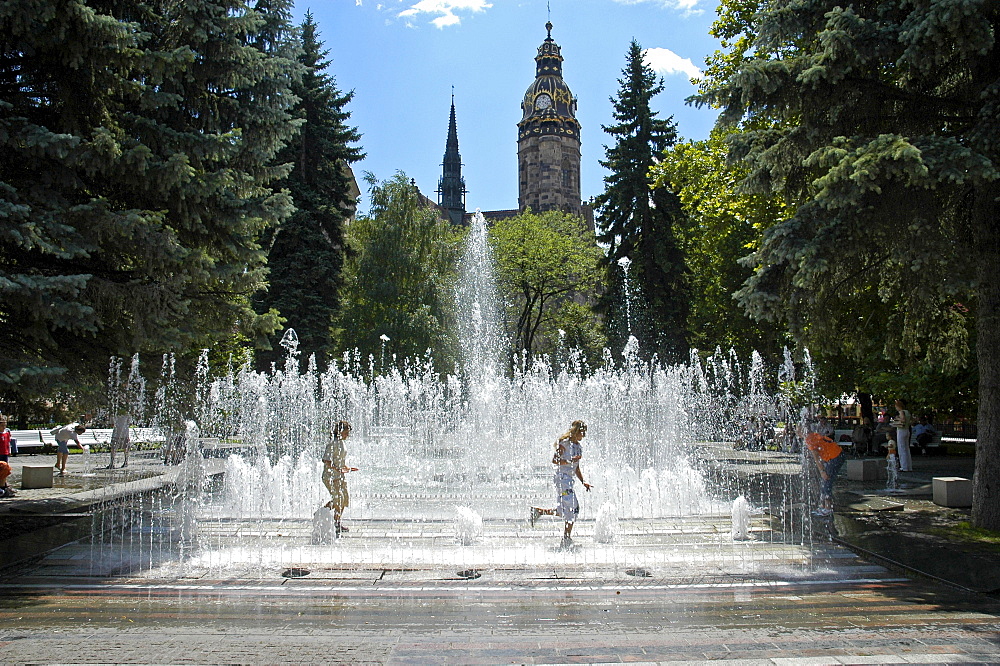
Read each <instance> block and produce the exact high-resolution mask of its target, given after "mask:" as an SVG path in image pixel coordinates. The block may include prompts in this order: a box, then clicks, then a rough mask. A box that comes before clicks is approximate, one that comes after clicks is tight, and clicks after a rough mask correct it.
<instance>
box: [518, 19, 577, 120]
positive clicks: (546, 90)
mask: <svg viewBox="0 0 1000 666" xmlns="http://www.w3.org/2000/svg"><path fill="white" fill-rule="evenodd" d="M545 28H546V29H547V30H548V36H547V37H546V38H545V41H544V42H542V45H541V46H539V47H538V55H537V56H535V80H534V81H533V82H532V83H531V85H530V86H528V89H527V90H526V91H525V93H524V100H523V101H522V102H521V111H522V115H521V122H520V123H518V127H520V128H521V129H522V131H524V130H526V129H527V128H528V126H538V125H541V124H545V125H549V124H556V125H561V126H562V127H563V128H564V130H563V131H566V130H568V132H567V133H573V131H574V130H575V131H579V123H578V122H577V121H576V98H575V97H574V96H573V92H572V91H571V90H570V89H569V86H568V85H566V82H565V81H564V80H563V77H562V61H563V57H562V54H561V52H560V48H559V45H558V44H556V43H555V41H553V39H552V24H551V23H546V24H545Z"/></svg>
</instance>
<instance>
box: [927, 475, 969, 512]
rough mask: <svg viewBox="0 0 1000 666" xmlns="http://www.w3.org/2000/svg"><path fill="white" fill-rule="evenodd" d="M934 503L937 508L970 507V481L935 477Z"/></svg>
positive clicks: (958, 478) (960, 478) (958, 477)
mask: <svg viewBox="0 0 1000 666" xmlns="http://www.w3.org/2000/svg"><path fill="white" fill-rule="evenodd" d="M933 487H934V503H935V504H937V505H939V506H953V507H958V506H972V481H970V480H969V479H963V478H962V477H960V476H935V477H934V480H933Z"/></svg>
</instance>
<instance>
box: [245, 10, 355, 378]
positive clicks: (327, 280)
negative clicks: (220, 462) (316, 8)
mask: <svg viewBox="0 0 1000 666" xmlns="http://www.w3.org/2000/svg"><path fill="white" fill-rule="evenodd" d="M328 53H329V51H327V50H324V49H323V42H322V41H320V40H319V38H318V36H317V25H316V23H315V21H314V20H313V17H312V14H311V13H308V12H307V13H306V17H305V21H304V22H303V23H302V26H301V53H300V55H299V56H298V60H299V62H300V63H301V64H302V66H303V67H304V69H305V72H304V74H303V77H302V81H301V83H297V84H296V85H294V86H293V87H292V91H293V92H294V93H295V95H296V96H297V97H298V98H299V102H298V104H297V105H296V107H295V109H294V111H293V115H294V116H295V117H296V118H297V119H299V120H300V121H301V122H302V125H301V127H300V130H299V134H298V135H297V136H296V137H295V138H294V139H293V140H292V141H291V142H290V143H289V144H288V145H287V146H286V147H285V148H284V150H282V151H281V153H280V154H279V158H278V161H279V162H289V163H292V164H293V165H294V166H293V169H292V173H291V175H290V176H289V177H288V178H287V179H286V180H284V181H282V182H281V183H280V185H281V186H284V187H287V188H288V190H289V191H290V193H291V195H292V200H293V201H294V203H295V208H296V212H295V213H294V214H293V215H292V217H291V218H289V219H288V220H287V221H285V222H284V223H283V224H282V225H281V227H280V228H278V229H276V230H275V232H274V233H273V235H272V238H271V244H270V251H269V252H268V268H269V270H270V277H269V283H270V287H269V288H268V290H267V292H266V293H265V294H264V295H263V297H261V298H260V299H259V303H258V309H260V310H262V311H267V310H269V309H276V310H278V311H280V313H281V316H282V317H284V318H285V326H287V327H288V328H294V329H295V332H296V334H297V335H298V338H299V351H301V352H303V355H304V357H308V355H309V354H313V353H316V354H317V355H318V357H319V359H320V361H321V362H322V360H323V359H324V358H325V357H326V355H328V354H329V353H330V352H332V351H334V350H333V347H332V338H331V331H330V327H331V325H332V323H333V318H334V316H335V315H336V313H337V311H338V310H339V308H340V302H341V289H342V287H343V268H344V248H345V241H344V227H345V223H346V222H347V220H348V219H349V218H350V216H351V215H352V214H353V211H354V208H355V205H356V203H357V202H356V196H357V184H356V183H355V181H354V178H353V175H352V173H351V170H350V165H351V164H352V163H354V162H357V161H358V160H361V159H363V158H364V153H362V152H361V150H360V149H359V148H356V147H353V146H352V145H351V144H353V143H356V142H357V141H359V140H360V139H361V135H360V134H358V132H357V131H356V130H355V129H354V128H352V127H349V126H348V125H347V121H348V120H349V118H350V113H349V112H347V111H345V107H346V106H347V104H348V102H350V101H351V99H352V98H353V96H354V93H353V92H348V93H341V92H340V91H339V90H338V88H337V85H336V82H335V80H334V79H333V77H331V76H330V75H329V74H327V73H326V70H327V69H328V68H329V66H330V62H329V61H328V60H327V59H326V57H327V54H328ZM278 337H280V336H278ZM278 337H272V339H271V347H272V350H276V351H271V352H270V353H268V352H262V353H261V354H260V356H259V360H260V361H261V362H263V363H269V362H272V361H275V360H277V356H279V355H280V354H279V352H280V349H278V346H277V340H278Z"/></svg>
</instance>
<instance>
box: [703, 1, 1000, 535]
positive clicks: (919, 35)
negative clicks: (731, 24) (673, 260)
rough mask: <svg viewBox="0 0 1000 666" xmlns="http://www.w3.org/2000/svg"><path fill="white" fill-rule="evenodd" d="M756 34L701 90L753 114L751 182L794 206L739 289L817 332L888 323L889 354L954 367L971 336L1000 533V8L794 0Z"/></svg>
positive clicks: (990, 518) (982, 499)
mask: <svg viewBox="0 0 1000 666" xmlns="http://www.w3.org/2000/svg"><path fill="white" fill-rule="evenodd" d="M747 31H748V32H749V33H753V34H756V35H757V39H756V41H755V42H753V44H752V50H748V51H747V52H746V53H745V54H744V55H742V56H741V57H740V58H739V59H738V61H736V64H735V66H734V67H733V68H732V69H731V70H729V72H728V73H725V74H723V80H721V81H719V85H717V86H712V87H711V88H710V89H709V90H708V92H707V94H706V95H705V96H704V97H703V98H702V99H703V101H705V102H708V103H712V104H718V105H720V106H722V107H724V110H723V114H722V116H721V122H722V123H724V124H726V125H737V124H738V125H741V126H742V127H744V128H745V130H744V131H743V132H739V133H736V134H734V135H733V139H732V141H731V146H732V155H733V156H734V157H737V158H743V159H744V160H745V163H746V164H747V166H748V169H749V171H748V174H747V177H746V178H745V179H744V181H743V187H745V188H747V189H748V190H749V191H751V192H753V191H756V192H771V191H779V192H781V193H782V194H783V195H784V196H785V197H786V199H787V200H788V201H789V202H791V203H792V204H794V208H793V209H792V210H791V211H790V215H789V216H788V218H787V219H784V220H781V221H779V222H778V223H777V224H775V225H774V226H772V227H771V228H769V229H768V230H767V231H766V232H765V234H764V237H763V239H762V242H761V245H760V247H759V249H758V250H757V251H756V252H755V253H754V254H753V255H752V256H751V257H750V258H749V259H748V261H750V262H752V265H753V266H754V267H755V273H754V275H753V276H752V277H751V278H750V279H749V280H748V282H747V283H746V286H745V287H744V289H743V290H742V291H741V293H740V296H741V299H742V302H743V303H744V305H745V306H746V307H747V308H748V309H749V311H750V312H751V313H752V314H754V315H755V316H757V317H764V318H771V319H776V320H784V321H785V322H786V323H787V324H788V326H789V328H790V330H791V331H792V333H793V334H794V335H795V336H796V338H797V339H799V340H801V341H804V342H810V341H817V342H819V343H820V344H824V343H826V344H828V345H830V342H831V341H834V340H836V339H837V336H838V335H839V336H840V337H841V338H845V337H846V338H847V339H848V340H851V338H852V337H853V336H854V335H856V334H857V333H858V332H860V333H863V332H864V328H865V326H880V327H882V328H883V329H884V332H885V335H884V337H883V338H882V339H883V340H884V341H885V347H884V349H883V353H884V355H885V356H886V357H887V358H889V359H891V360H905V359H910V360H913V361H915V362H922V363H927V364H930V365H932V366H936V367H940V368H943V369H945V370H949V369H950V370H954V369H956V368H957V367H960V366H961V364H962V363H963V362H964V359H965V358H966V357H967V355H968V350H969V345H970V342H971V341H972V340H975V341H976V345H977V347H976V351H977V356H978V369H979V418H978V425H979V428H978V441H977V456H976V473H975V480H974V485H975V490H974V496H973V502H974V504H973V514H972V515H973V521H974V522H975V523H976V524H977V525H978V526H980V527H985V528H989V529H993V530H1000V503H997V502H996V500H995V498H996V495H997V493H998V492H1000V391H998V390H997V387H998V386H1000V352H998V350H1000V325H998V320H1000V280H998V278H997V276H998V275H1000V201H998V199H1000V143H998V142H997V137H998V136H1000V85H998V82H1000V45H998V44H997V35H998V34H1000V4H998V3H997V2H995V0H937V1H936V2H910V1H908V0H891V1H879V2H856V3H852V4H851V5H849V6H844V5H843V4H842V3H839V2H836V1H835V0H796V1H795V2H790V1H788V0H781V1H779V2H775V3H768V4H766V5H764V6H763V7H762V11H760V12H759V13H757V14H756V15H755V18H754V19H753V23H752V24H751V25H749V26H748V28H747ZM869 315H871V316H869ZM973 326H975V330H973ZM848 344H849V345H850V344H853V343H851V342H849V343H848ZM830 346H832V345H830ZM901 397H904V398H905V397H907V396H905V395H904V396H901Z"/></svg>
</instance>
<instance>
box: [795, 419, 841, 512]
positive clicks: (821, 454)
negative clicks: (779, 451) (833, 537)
mask: <svg viewBox="0 0 1000 666" xmlns="http://www.w3.org/2000/svg"><path fill="white" fill-rule="evenodd" d="M821 427H822V426H821V424H819V423H816V422H813V423H810V424H809V427H808V434H806V438H805V440H806V448H807V449H808V450H809V453H810V454H811V455H812V458H813V461H814V462H815V463H816V468H817V469H819V475H820V478H822V479H823V481H822V483H821V484H820V489H819V497H820V508H819V509H817V510H816V511H814V512H813V513H815V514H816V515H818V516H829V515H832V514H833V482H834V480H835V479H836V478H837V472H839V471H840V468H841V467H843V465H844V460H846V456H845V454H844V450H843V449H842V448H840V444H837V443H836V442H835V441H833V440H832V439H830V438H829V437H825V436H824V435H822V434H820V433H819V432H818V430H819V428H821Z"/></svg>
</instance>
